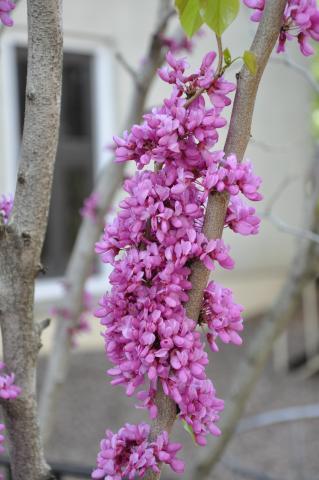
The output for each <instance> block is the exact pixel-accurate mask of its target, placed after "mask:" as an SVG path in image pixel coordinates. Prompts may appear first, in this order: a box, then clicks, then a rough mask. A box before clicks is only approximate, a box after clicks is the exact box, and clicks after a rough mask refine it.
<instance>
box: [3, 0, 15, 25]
mask: <svg viewBox="0 0 319 480" xmlns="http://www.w3.org/2000/svg"><path fill="white" fill-rule="evenodd" d="M14 8H15V3H13V2H11V1H10V0H0V21H1V22H2V23H3V25H5V26H6V27H12V25H13V20H12V18H11V17H10V13H11V11H12V10H13V9H14Z"/></svg>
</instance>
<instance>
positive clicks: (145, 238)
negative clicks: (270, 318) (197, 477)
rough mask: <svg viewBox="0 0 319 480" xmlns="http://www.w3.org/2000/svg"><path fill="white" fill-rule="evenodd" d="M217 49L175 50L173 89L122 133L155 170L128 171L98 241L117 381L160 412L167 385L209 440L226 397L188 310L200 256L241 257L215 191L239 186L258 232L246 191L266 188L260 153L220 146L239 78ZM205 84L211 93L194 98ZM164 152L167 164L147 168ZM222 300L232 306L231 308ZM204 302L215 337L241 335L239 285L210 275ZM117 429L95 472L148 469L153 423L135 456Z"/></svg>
mask: <svg viewBox="0 0 319 480" xmlns="http://www.w3.org/2000/svg"><path fill="white" fill-rule="evenodd" d="M215 57H216V54H215V53H214V52H209V53H208V54H207V55H206V56H205V57H204V59H203V61H202V63H201V66H200V68H199V69H198V70H197V71H196V72H195V73H194V74H192V75H186V73H185V71H186V67H187V65H186V62H185V60H183V59H176V58H175V57H174V56H173V55H172V54H171V53H169V54H168V55H167V61H168V65H169V66H168V67H167V68H165V69H161V70H160V71H159V76H160V77H161V79H162V80H164V81H165V82H167V83H169V84H171V85H172V92H171V95H170V97H169V98H167V99H166V100H164V104H163V105H162V106H161V107H160V108H155V109H153V110H152V112H151V113H149V114H147V115H144V122H143V123H142V125H134V126H133V127H132V129H131V130H130V131H129V132H125V133H124V135H123V137H115V139H114V140H115V143H116V160H117V161H120V162H122V161H128V160H133V161H134V162H135V163H136V165H137V167H138V170H143V171H137V173H136V174H135V175H134V176H133V177H132V178H130V179H127V180H126V181H125V182H124V190H125V192H126V193H127V195H126V197H125V198H124V199H123V200H122V201H121V202H120V205H119V211H118V214H117V216H116V217H115V218H114V220H113V222H112V223H111V224H107V225H106V226H105V229H104V234H103V236H102V238H101V240H100V242H98V243H97V245H96V252H97V253H99V254H100V255H101V259H102V261H103V262H105V263H108V264H111V265H112V267H113V270H112V273H111V274H110V276H109V283H110V287H111V288H110V290H109V291H108V292H107V293H106V294H105V295H104V296H103V298H102V299H101V300H100V302H99V308H98V309H97V311H96V312H95V314H96V316H97V317H98V318H100V322H101V325H102V327H103V333H102V335H103V337H104V341H105V352H106V355H107V357H108V359H109V360H110V362H111V363H112V368H110V369H109V370H108V374H109V375H110V376H111V377H112V381H111V383H112V385H122V386H123V387H124V388H125V391H126V394H127V395H128V396H135V397H137V398H138V400H139V404H138V407H142V408H146V409H147V410H148V411H149V414H150V417H151V418H155V417H156V416H157V414H158V411H157V406H156V402H155V395H156V391H157V390H158V388H159V387H161V388H162V389H163V391H164V393H165V394H166V395H167V396H168V397H170V398H171V399H172V400H173V401H174V402H175V404H176V405H177V411H178V417H179V418H180V419H181V420H182V421H184V422H186V423H187V425H188V426H189V428H190V429H191V430H192V432H193V434H194V438H195V441H196V442H197V443H198V444H199V445H205V443H206V437H207V435H208V434H211V435H219V434H220V430H219V428H218V426H217V423H218V420H219V416H220V413H221V411H222V410H223V406H224V403H223V401H222V400H221V399H219V398H218V396H217V394H216V391H215V388H214V385H213V383H212V382H211V380H210V379H209V378H208V377H207V373H206V366H207V364H208V354H207V352H206V350H205V342H204V341H203V338H202V335H201V332H200V331H198V329H197V322H195V321H194V320H196V319H192V318H189V317H188V315H187V312H186V304H187V302H188V300H189V291H190V290H191V288H192V284H191V282H190V274H191V268H190V266H191V265H192V264H193V262H195V261H197V262H202V263H203V265H205V267H206V268H208V269H209V270H214V269H215V268H217V267H218V266H220V267H222V268H225V269H232V268H233V266H234V261H233V259H232V258H231V256H230V253H229V247H227V246H226V245H225V244H224V242H223V240H221V239H212V240H210V239H208V238H207V237H206V235H205V233H204V228H203V226H204V218H205V210H206V206H207V201H208V197H209V195H210V194H211V193H216V192H225V193H226V194H227V195H231V198H232V201H231V203H230V206H229V209H228V212H227V219H226V224H227V225H229V227H230V228H232V229H233V230H234V231H240V232H241V233H245V234H248V233H256V231H257V229H258V226H257V225H258V220H256V217H255V216H254V212H255V211H254V209H250V207H248V206H247V207H246V205H245V204H243V203H242V202H240V201H238V200H237V197H238V195H243V196H245V197H246V198H247V199H248V200H252V201H257V200H260V199H261V198H262V197H261V194H260V193H259V187H260V183H261V180H260V178H259V177H258V176H256V175H255V174H254V172H253V170H252V166H251V163H250V162H249V161H245V162H243V163H240V162H238V160H237V158H236V156H235V155H229V156H228V157H226V156H225V153H224V152H222V151H214V150H213V148H214V147H215V146H216V143H217V141H218V130H219V128H222V127H223V126H225V124H226V120H225V119H224V118H223V117H222V116H221V112H222V111H223V109H224V108H225V107H227V106H228V105H229V104H230V103H231V100H230V98H229V93H230V92H231V91H232V90H234V85H233V84H230V83H229V82H226V80H224V79H223V77H220V76H219V73H218V74H217V73H216V72H215V70H214V68H213V64H214V61H215ZM198 89H205V91H206V93H205V94H204V93H202V94H201V95H197V96H196V99H195V100H193V101H192V102H190V101H188V100H189V99H190V98H191V97H192V95H193V94H194V92H197V91H198ZM152 161H154V162H155V163H156V167H157V168H156V169H155V171H154V170H148V169H146V168H145V167H146V166H147V165H149V164H150V162H152ZM217 306H219V307H220V308H222V310H220V311H219V315H217V312H215V310H216V308H217ZM203 311H204V312H205V315H206V316H205V321H206V322H207V324H208V327H209V330H210V337H209V340H210V343H211V345H212V347H214V348H215V346H216V341H215V340H216V339H217V337H219V338H221V340H222V341H223V342H232V343H237V344H238V343H239V339H240V337H239V335H238V334H237V333H236V332H237V331H239V330H240V329H241V328H242V319H241V316H240V314H241V308H240V306H238V305H235V304H234V303H233V301H232V296H231V292H230V290H227V289H223V288H222V287H219V290H218V291H217V289H216V288H215V290H214V292H213V291H212V286H209V287H208V289H207V291H206V293H205V305H204V309H203ZM236 335H237V336H236ZM215 349H216V348H215ZM144 431H145V430H143V432H144ZM120 432H121V431H120ZM107 435H108V436H107V439H106V440H103V441H102V443H103V442H106V443H103V446H102V451H101V453H100V454H99V457H98V469H97V470H96V471H95V472H94V474H93V475H95V476H94V478H107V479H112V478H116V479H118V478H124V477H128V478H133V476H134V475H135V476H142V475H143V474H144V472H145V471H146V469H153V470H154V471H156V468H157V463H156V461H155V460H156V459H155V460H154V455H153V450H152V448H150V446H149V444H148V443H147V440H146V439H147V435H146V433H145V435H146V436H145V438H144V437H143V436H142V438H141V439H139V442H141V443H139V442H137V444H136V443H134V456H132V452H131V448H130V447H131V445H132V444H131V443H130V444H129V445H127V443H126V440H125V439H124V440H123V439H122V434H121V450H119V452H120V453H119V456H118V455H115V454H114V451H113V450H112V453H109V444H110V442H111V443H112V449H113V446H114V445H117V442H118V437H116V438H115V437H114V435H113V434H111V433H110V434H107ZM139 435H140V433H139ZM167 441H168V440H167ZM143 442H145V443H143ZM141 444H143V447H141ZM122 447H123V448H122ZM106 451H107V452H108V453H105V452H106ZM103 452H104V453H103ZM155 457H156V456H155ZM165 458H167V460H168V463H169V455H168V453H166V454H165V455H164V456H163V455H162V459H161V461H166V460H165ZM171 466H172V467H173V469H174V466H173V464H171ZM175 467H176V465H175ZM175 469H176V468H175ZM130 475H131V476H130Z"/></svg>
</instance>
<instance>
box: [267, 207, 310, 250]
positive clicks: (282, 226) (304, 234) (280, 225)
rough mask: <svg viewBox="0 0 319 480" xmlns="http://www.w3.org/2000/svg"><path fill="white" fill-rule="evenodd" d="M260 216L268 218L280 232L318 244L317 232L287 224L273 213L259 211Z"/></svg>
mask: <svg viewBox="0 0 319 480" xmlns="http://www.w3.org/2000/svg"><path fill="white" fill-rule="evenodd" d="M261 216H262V217H263V218H265V219H267V220H269V221H270V223H272V224H273V225H274V226H275V227H276V228H277V229H278V230H280V231H281V232H284V233H288V234H289V235H293V236H294V237H298V238H304V239H306V240H310V241H311V242H315V243H317V244H318V245H319V235H318V234H317V233H314V232H311V231H310V230H304V229H303V228H298V227H294V226H293V225H289V224H288V223H286V222H284V221H283V220H282V219H281V218H280V217H277V215H274V214H273V213H265V214H262V213H261Z"/></svg>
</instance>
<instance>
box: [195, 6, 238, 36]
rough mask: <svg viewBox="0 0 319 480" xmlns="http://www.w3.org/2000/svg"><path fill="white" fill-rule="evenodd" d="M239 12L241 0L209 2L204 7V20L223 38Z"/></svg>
mask: <svg viewBox="0 0 319 480" xmlns="http://www.w3.org/2000/svg"><path fill="white" fill-rule="evenodd" d="M238 12H239V0H208V1H207V3H206V5H205V4H204V6H203V15H204V20H205V22H206V23H207V25H208V26H209V27H210V28H211V29H212V30H213V31H214V32H215V33H216V35H218V36H219V37H221V36H222V34H223V33H224V31H225V30H226V28H227V27H229V25H230V24H231V23H232V22H233V21H234V20H235V18H236V17H237V15H238Z"/></svg>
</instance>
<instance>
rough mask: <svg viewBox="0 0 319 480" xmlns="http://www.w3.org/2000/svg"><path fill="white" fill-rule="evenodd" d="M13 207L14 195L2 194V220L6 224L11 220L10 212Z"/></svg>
mask: <svg viewBox="0 0 319 480" xmlns="http://www.w3.org/2000/svg"><path fill="white" fill-rule="evenodd" d="M12 208H13V196H12V195H8V196H6V195H2V196H1V198H0V220H1V218H2V221H3V222H4V223H5V224H6V223H8V221H9V217H10V214H11V212H12Z"/></svg>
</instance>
